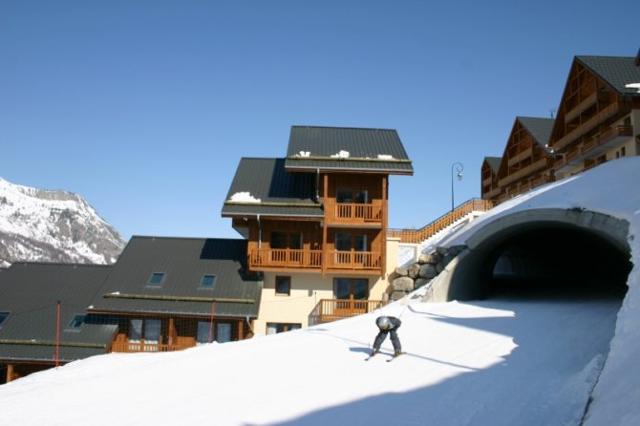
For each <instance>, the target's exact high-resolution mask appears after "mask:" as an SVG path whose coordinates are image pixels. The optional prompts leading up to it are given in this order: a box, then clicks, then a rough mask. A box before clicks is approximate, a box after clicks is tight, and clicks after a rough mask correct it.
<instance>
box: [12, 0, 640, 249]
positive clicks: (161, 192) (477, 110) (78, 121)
mask: <svg viewBox="0 0 640 426" xmlns="http://www.w3.org/2000/svg"><path fill="white" fill-rule="evenodd" d="M435 3H437V4H435ZM638 16H640V2H637V1H611V2H607V4H606V6H604V4H603V3H602V2H596V1H564V2H547V1H537V2H531V1H528V2H521V1H508V2H506V1H505V2H473V1H469V2H464V1H458V2H426V1H403V2H391V1H350V2H345V1H328V0H325V1H315V2H314V1H305V2H303V1H270V2H266V1H255V2H250V1H208V2H206V1H180V2H178V1H160V0H154V1H135V2H131V1H108V2H87V1H75V2H74V1H56V2H51V1H41V2H38V1H28V0H25V1H4V2H1V3H0V177H2V178H4V179H6V180H9V181H11V182H14V183H18V184H23V185H29V186H36V187H40V188H48V189H65V190H68V191H73V192H77V193H79V194H81V195H82V196H84V197H85V198H86V199H87V200H88V201H89V202H90V203H91V204H92V205H93V206H94V207H95V208H96V209H97V211H98V212H99V213H100V215H101V216H102V217H103V218H105V219H106V220H107V221H108V222H110V223H111V224H112V225H114V227H115V228H116V229H117V230H118V231H119V232H120V233H121V234H122V235H123V236H124V237H125V238H129V237H130V236H131V235H168V236H198V237H237V236H238V235H237V234H236V233H235V231H234V230H233V229H232V228H231V224H230V219H223V218H221V217H220V209H221V207H222V203H223V202H224V199H225V197H226V194H227V190H228V188H229V185H230V183H231V181H232V179H233V176H234V172H235V168H236V166H237V164H238V162H239V160H240V158H241V157H243V156H244V157H282V156H284V155H285V154H286V147H287V142H288V136H289V130H290V126H291V125H300V124H304V125H322V126H351V127H374V128H393V129H396V130H397V131H398V133H399V135H400V138H401V140H402V142H403V144H404V146H405V148H406V150H407V152H408V154H409V156H410V157H411V158H412V160H413V165H414V169H415V174H414V176H411V177H407V176H398V177H392V178H391V182H390V226H392V227H403V228H406V227H420V226H423V225H424V224H426V223H428V222H430V221H431V220H433V219H435V218H437V217H438V216H440V215H441V214H443V213H445V212H446V211H447V210H448V209H449V208H450V205H451V165H452V163H454V162H461V163H462V164H463V165H464V177H463V179H462V180H461V181H457V180H456V181H455V183H454V185H455V203H456V204H459V203H461V202H463V201H465V200H467V199H469V198H472V197H478V196H479V195H480V165H481V163H482V160H483V158H484V157H485V156H500V155H502V150H503V149H504V145H505V143H506V140H507V138H508V135H509V132H510V131H511V128H512V126H513V122H514V119H515V117H516V116H518V115H524V116H540V117H548V116H549V115H550V114H551V113H552V111H553V110H555V109H557V106H558V104H559V102H560V97H561V95H562V90H563V88H564V84H565V81H566V78H567V74H568V71H569V67H570V65H571V61H572V58H573V56H574V55H611V56H634V55H635V54H636V52H637V50H638V48H640V29H639V27H638V25H637V19H638Z"/></svg>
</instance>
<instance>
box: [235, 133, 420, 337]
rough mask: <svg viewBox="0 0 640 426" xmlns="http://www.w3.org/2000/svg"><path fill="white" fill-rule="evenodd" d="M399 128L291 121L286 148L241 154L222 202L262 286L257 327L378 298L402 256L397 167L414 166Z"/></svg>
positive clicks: (295, 323)
mask: <svg viewBox="0 0 640 426" xmlns="http://www.w3.org/2000/svg"><path fill="white" fill-rule="evenodd" d="M411 174H413V167H412V164H411V160H410V159H409V158H408V156H407V153H406V152H405V150H404V147H403V146H402V143H401V141H400V138H399V137H398V134H397V132H396V131H395V130H388V129H362V128H337V127H313V126H293V127H292V128H291V134H290V138H289V146H288V149H287V156H286V157H285V158H242V159H241V161H240V163H239V165H238V168H237V171H236V174H235V177H234V178H233V181H232V183H231V186H230V188H229V191H228V195H227V198H226V201H225V203H224V206H223V208H222V216H223V217H228V218H231V219H232V226H233V228H234V229H235V230H236V231H238V232H239V233H240V234H241V235H242V236H243V237H244V238H246V239H247V241H248V245H247V263H248V268H249V270H250V271H252V272H261V273H262V274H263V277H264V286H263V289H262V297H261V300H260V314H259V316H258V319H257V320H256V321H255V323H254V331H255V332H256V333H259V334H271V333H276V332H280V331H286V330H291V329H295V328H300V327H305V326H307V325H309V324H313V323H317V322H322V321H327V320H333V319H337V318H341V317H344V316H348V315H353V314H355V313H362V312H366V311H369V310H372V309H375V308H377V307H379V306H380V305H381V304H382V303H383V302H382V299H383V294H384V293H385V290H386V289H387V286H388V283H387V282H386V280H385V278H386V275H387V272H388V270H389V269H390V267H389V263H390V264H391V265H392V266H395V264H394V262H395V253H389V249H388V244H387V227H388V225H387V224H388V194H389V176H390V175H411Z"/></svg>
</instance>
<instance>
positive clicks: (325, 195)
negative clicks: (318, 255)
mask: <svg viewBox="0 0 640 426" xmlns="http://www.w3.org/2000/svg"><path fill="white" fill-rule="evenodd" d="M322 180H323V185H324V188H322V197H323V198H322V203H323V204H324V206H325V211H324V222H323V223H322V276H323V277H324V274H325V273H326V271H327V210H326V203H327V199H328V198H329V174H328V173H325V174H324V176H323V177H322Z"/></svg>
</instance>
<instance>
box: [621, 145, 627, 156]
mask: <svg viewBox="0 0 640 426" xmlns="http://www.w3.org/2000/svg"><path fill="white" fill-rule="evenodd" d="M620 155H621V156H623V157H624V156H626V155H627V147H626V146H623V147H622V148H620Z"/></svg>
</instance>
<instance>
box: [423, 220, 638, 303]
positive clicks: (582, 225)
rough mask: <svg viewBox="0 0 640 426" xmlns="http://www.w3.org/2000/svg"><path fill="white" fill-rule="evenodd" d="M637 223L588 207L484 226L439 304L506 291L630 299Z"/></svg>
mask: <svg viewBox="0 0 640 426" xmlns="http://www.w3.org/2000/svg"><path fill="white" fill-rule="evenodd" d="M628 231H629V223H628V222H627V221H625V220H622V219H618V218H615V217H613V216H609V215H605V214H602V213H596V212H592V211H586V210H581V209H568V210H567V209H554V208H547V209H539V210H525V211H520V212H517V213H513V214H511V215H506V216H503V217H500V218H497V219H495V220H494V221H491V222H489V223H488V224H486V225H484V226H483V227H481V228H479V229H478V230H477V231H475V233H474V234H473V235H471V236H470V237H468V238H467V240H466V244H465V245H466V248H467V249H466V250H463V251H462V252H461V253H460V254H459V255H458V257H457V259H456V262H455V263H454V264H452V266H451V267H450V268H449V269H450V270H449V271H448V273H447V274H445V276H444V278H443V279H442V280H441V281H440V282H438V285H437V287H436V288H435V289H434V290H433V294H434V295H435V296H434V299H433V300H479V299H485V298H488V297H496V296H497V295H500V294H505V293H516V294H518V295H521V296H524V295H526V294H530V295H534V294H536V293H539V294H541V295H543V294H545V293H549V294H553V295H560V294H562V293H565V294H567V295H569V294H573V295H578V294H580V293H585V292H591V293H607V294H609V295H612V296H616V297H620V298H621V297H622V296H624V294H625V292H626V289H627V286H626V281H627V278H628V275H629V272H630V271H631V268H632V264H631V262H630V260H629V259H630V247H629V244H628V241H627V236H628Z"/></svg>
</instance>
